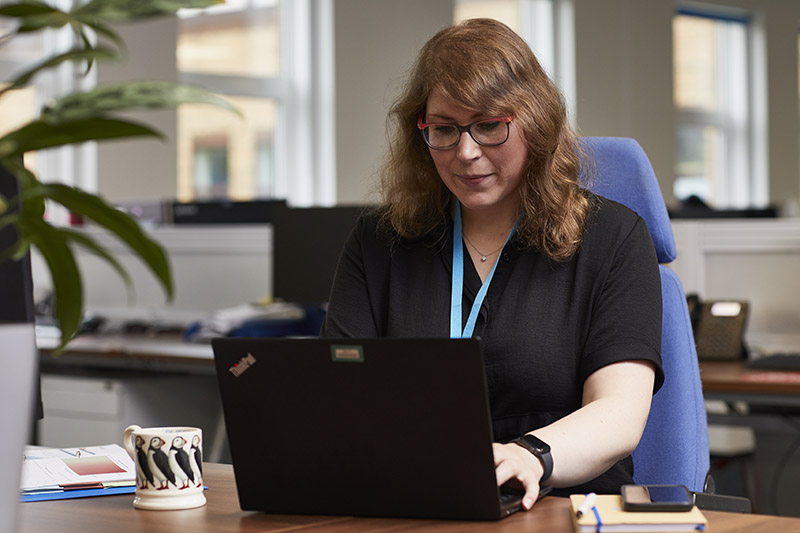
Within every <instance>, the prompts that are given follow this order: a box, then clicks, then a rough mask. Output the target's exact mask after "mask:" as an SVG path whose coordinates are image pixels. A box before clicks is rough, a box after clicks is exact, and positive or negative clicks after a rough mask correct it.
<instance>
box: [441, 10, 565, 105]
mask: <svg viewBox="0 0 800 533" xmlns="http://www.w3.org/2000/svg"><path fill="white" fill-rule="evenodd" d="M480 17H486V18H493V19H496V20H499V21H500V22H502V23H504V24H506V25H507V26H508V27H510V28H511V29H512V30H514V31H515V32H517V33H518V34H519V35H520V36H521V37H522V38H523V39H525V41H526V42H527V43H528V45H529V46H530V47H531V49H532V50H533V52H534V54H536V58H537V59H538V60H539V63H540V64H541V65H542V68H544V70H545V71H546V72H547V73H548V74H549V75H550V77H551V78H552V79H553V80H554V81H555V82H556V85H558V87H559V89H560V90H561V92H562V93H563V95H564V97H565V99H566V104H567V110H568V112H569V115H570V117H573V116H574V112H573V107H574V102H575V90H576V89H575V37H574V20H573V18H574V14H573V6H572V0H455V2H454V6H453V22H456V23H457V22H460V21H462V20H466V19H470V18H480Z"/></svg>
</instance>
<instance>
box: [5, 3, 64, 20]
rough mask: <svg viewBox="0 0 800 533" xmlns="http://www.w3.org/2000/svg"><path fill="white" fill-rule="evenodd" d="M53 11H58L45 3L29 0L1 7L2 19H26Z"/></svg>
mask: <svg viewBox="0 0 800 533" xmlns="http://www.w3.org/2000/svg"><path fill="white" fill-rule="evenodd" d="M53 11H58V10H57V9H55V8H53V7H51V6H49V5H47V4H45V3H44V2H36V1H32V0H28V1H25V2H17V3H13V4H9V3H6V4H3V5H2V6H0V17H13V18H24V17H30V16H32V15H44V14H46V13H51V12H53Z"/></svg>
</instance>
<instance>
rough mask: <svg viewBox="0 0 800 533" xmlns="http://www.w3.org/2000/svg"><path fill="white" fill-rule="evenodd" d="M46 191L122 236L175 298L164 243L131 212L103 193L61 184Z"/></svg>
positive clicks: (46, 193)
mask: <svg viewBox="0 0 800 533" xmlns="http://www.w3.org/2000/svg"><path fill="white" fill-rule="evenodd" d="M42 194H43V195H44V196H45V197H46V198H49V199H51V200H54V201H56V202H58V203H60V204H61V205H63V206H64V207H66V208H67V209H69V210H70V211H72V212H73V213H77V214H80V215H83V216H85V217H86V218H88V219H91V220H92V221H93V222H94V223H96V224H98V225H100V226H102V227H104V228H106V229H107V230H109V231H111V232H112V233H113V234H115V235H116V236H117V237H119V238H120V239H121V240H122V241H123V242H125V243H126V244H127V245H128V246H129V247H130V248H131V249H132V250H133V251H134V252H136V254H138V255H139V257H140V258H141V259H142V260H143V261H144V262H145V264H146V265H147V266H148V267H149V268H150V270H151V271H152V272H153V274H154V275H155V276H156V278H157V279H158V281H159V282H160V283H161V286H162V287H163V289H164V292H165V293H166V294H167V299H168V300H170V301H171V300H172V297H173V284H172V272H171V270H170V266H169V262H168V260H167V255H166V253H165V252H164V249H163V248H162V247H161V245H159V244H158V243H157V242H155V241H154V240H153V239H151V238H150V237H148V236H147V234H146V233H145V232H144V231H143V230H142V228H141V227H139V224H137V223H136V221H135V220H134V219H133V218H131V217H130V215H128V214H127V213H123V212H122V211H120V210H118V209H116V208H115V207H113V206H111V205H109V204H108V203H106V202H105V201H104V200H103V199H102V198H100V197H99V196H95V195H93V194H89V193H86V192H83V191H81V190H79V189H76V188H74V187H68V186H66V185H62V184H60V183H50V184H44V185H42Z"/></svg>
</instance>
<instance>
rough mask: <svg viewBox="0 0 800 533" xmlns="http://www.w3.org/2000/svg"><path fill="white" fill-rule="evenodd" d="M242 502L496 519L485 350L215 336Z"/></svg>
mask: <svg viewBox="0 0 800 533" xmlns="http://www.w3.org/2000/svg"><path fill="white" fill-rule="evenodd" d="M212 346H213V349H214V359H215V364H216V369H217V377H218V380H219V388H220V394H221V397H222V406H223V412H224V417H225V425H226V429H227V436H228V443H229V446H230V451H231V459H232V462H233V469H234V474H235V477H236V485H237V488H238V492H239V502H240V505H241V507H242V509H244V510H256V511H264V512H268V513H278V514H325V515H355V516H382V517H409V518H410V517H414V518H444V519H458V520H498V519H501V518H503V517H505V516H508V515H510V514H511V513H513V512H514V511H516V510H519V509H520V499H521V494H519V493H516V494H502V495H501V492H500V490H499V489H498V487H497V481H496V477H495V469H494V457H493V453H492V425H491V417H490V411H489V402H488V396H487V392H486V379H485V375H484V368H483V363H482V360H481V354H480V349H479V343H478V340H475V339H396V338H395V339H390V338H381V339H319V338H311V339H309V338H306V339H297V338H295V339H290V338H280V339H278V338H258V339H246V338H217V339H213V340H212Z"/></svg>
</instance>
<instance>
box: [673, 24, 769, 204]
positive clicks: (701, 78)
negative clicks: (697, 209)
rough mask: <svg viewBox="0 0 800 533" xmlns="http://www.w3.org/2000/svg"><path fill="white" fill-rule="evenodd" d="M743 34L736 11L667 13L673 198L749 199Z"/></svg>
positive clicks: (750, 161)
mask: <svg viewBox="0 0 800 533" xmlns="http://www.w3.org/2000/svg"><path fill="white" fill-rule="evenodd" d="M749 39H750V36H749V24H748V19H747V17H746V16H744V15H741V14H731V13H724V14H720V13H711V12H695V11H688V10H681V11H679V12H678V14H677V15H676V16H675V17H674V19H673V58H674V99H675V106H676V111H677V113H676V117H677V121H676V122H677V125H676V127H677V131H676V136H677V142H676V146H677V154H676V164H675V173H676V180H675V189H674V193H675V196H676V198H678V199H679V200H685V199H687V198H689V197H690V196H696V197H698V198H700V199H702V200H703V201H704V202H706V203H707V204H709V205H711V206H714V207H717V208H743V207H750V206H752V205H753V204H754V202H755V196H754V189H755V183H754V180H755V172H754V170H753V154H752V146H753V145H752V135H753V134H752V112H751V85H750V79H751V75H750V55H751V54H750V44H749Z"/></svg>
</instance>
